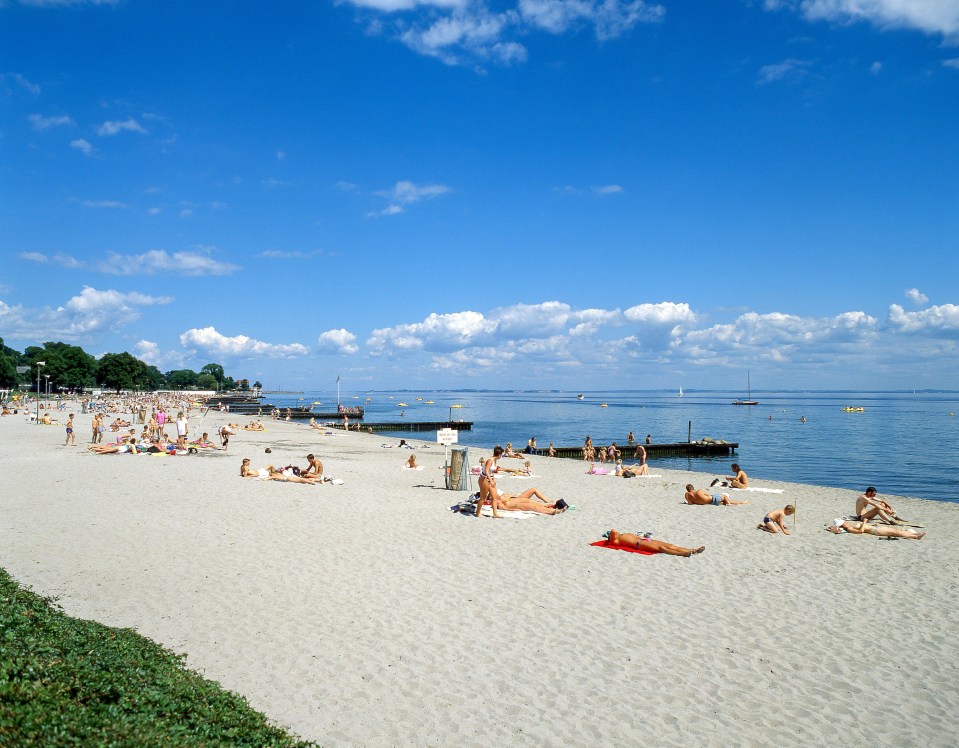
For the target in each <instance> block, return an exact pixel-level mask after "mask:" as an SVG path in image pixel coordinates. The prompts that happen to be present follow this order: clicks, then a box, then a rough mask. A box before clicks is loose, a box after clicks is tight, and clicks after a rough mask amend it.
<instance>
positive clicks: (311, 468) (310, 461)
mask: <svg viewBox="0 0 959 748" xmlns="http://www.w3.org/2000/svg"><path fill="white" fill-rule="evenodd" d="M306 462H307V465H306V467H305V468H300V475H301V476H302V477H304V478H313V479H314V480H323V463H322V462H320V461H319V460H318V459H316V456H315V455H313V454H308V455H307V456H306Z"/></svg>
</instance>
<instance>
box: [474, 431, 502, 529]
mask: <svg viewBox="0 0 959 748" xmlns="http://www.w3.org/2000/svg"><path fill="white" fill-rule="evenodd" d="M502 456H503V448H502V447H501V446H499V445H497V446H496V447H495V448H494V449H493V456H492V457H490V458H489V459H488V460H486V462H484V463H483V468H482V469H481V470H480V474H479V480H478V481H477V483H479V501H477V502H476V516H477V517H479V516H480V511H482V509H483V504H484V503H486V500H487V499H489V500H490V502H491V503H492V505H493V516H494V517H498V516H499V515H498V514H497V513H496V509H497V507H498V505H499V495H498V494H497V492H496V478H495V477H494V473H495V472H496V463H497V461H498V460H499V458H500V457H502Z"/></svg>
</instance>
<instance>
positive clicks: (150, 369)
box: [143, 366, 167, 391]
mask: <svg viewBox="0 0 959 748" xmlns="http://www.w3.org/2000/svg"><path fill="white" fill-rule="evenodd" d="M166 386H167V382H166V375H165V374H164V373H163V372H162V371H160V370H159V369H158V368H156V367H155V366H147V367H146V368H145V369H144V370H143V389H145V390H153V391H155V390H162V389H165V388H166Z"/></svg>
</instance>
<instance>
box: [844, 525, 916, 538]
mask: <svg viewBox="0 0 959 748" xmlns="http://www.w3.org/2000/svg"><path fill="white" fill-rule="evenodd" d="M826 529H827V530H829V532H833V533H835V534H836V535H840V534H842V533H843V532H848V533H850V534H852V535H876V536H877V537H880V538H906V539H907V540H922V539H923V538H924V537H925V535H926V533H924V532H918V531H916V530H910V529H907V528H905V527H886V526H885V525H870V524H869V523H868V522H843V523H842V524H835V523H833V524H832V525H831V526H830V527H827V528H826Z"/></svg>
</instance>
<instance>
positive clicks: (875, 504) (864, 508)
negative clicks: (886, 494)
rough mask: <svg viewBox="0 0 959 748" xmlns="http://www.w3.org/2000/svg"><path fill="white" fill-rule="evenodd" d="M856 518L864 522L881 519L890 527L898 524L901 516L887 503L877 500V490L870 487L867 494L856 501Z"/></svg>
mask: <svg viewBox="0 0 959 748" xmlns="http://www.w3.org/2000/svg"><path fill="white" fill-rule="evenodd" d="M856 516H857V517H858V518H859V519H860V520H863V521H866V520H870V519H875V518H876V517H879V519H881V520H882V521H883V522H885V523H886V524H890V525H894V524H896V521H897V520H898V519H899V515H897V514H896V511H895V510H894V509H893V508H892V507H891V506H890V505H889V504H888V503H887V502H885V501H883V500H882V499H877V498H876V489H875V488H874V487H873V486H869V488H867V489H866V492H865V493H864V494H863V495H862V496H860V497H859V498H858V499H856Z"/></svg>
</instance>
